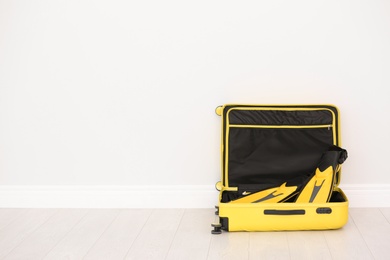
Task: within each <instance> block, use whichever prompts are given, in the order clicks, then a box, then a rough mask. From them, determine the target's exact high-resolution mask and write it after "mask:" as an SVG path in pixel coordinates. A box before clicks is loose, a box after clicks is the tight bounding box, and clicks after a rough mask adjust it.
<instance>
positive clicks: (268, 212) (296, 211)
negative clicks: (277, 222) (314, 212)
mask: <svg viewBox="0 0 390 260" xmlns="http://www.w3.org/2000/svg"><path fill="white" fill-rule="evenodd" d="M305 213H306V211H305V210H304V209H293V210H278V209H265V210H264V215H305Z"/></svg>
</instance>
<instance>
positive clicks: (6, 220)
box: [0, 209, 28, 230]
mask: <svg viewBox="0 0 390 260" xmlns="http://www.w3.org/2000/svg"><path fill="white" fill-rule="evenodd" d="M27 211H28V210H27V209H0V230H1V229H2V228H4V227H5V226H7V225H8V224H10V223H11V222H12V221H15V220H16V219H17V218H18V217H19V216H21V215H23V214H26V212H27Z"/></svg>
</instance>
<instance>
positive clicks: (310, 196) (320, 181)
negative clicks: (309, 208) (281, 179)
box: [296, 166, 334, 203]
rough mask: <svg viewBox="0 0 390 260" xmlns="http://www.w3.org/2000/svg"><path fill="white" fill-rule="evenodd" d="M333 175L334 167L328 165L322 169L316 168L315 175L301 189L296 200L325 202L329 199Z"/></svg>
mask: <svg viewBox="0 0 390 260" xmlns="http://www.w3.org/2000/svg"><path fill="white" fill-rule="evenodd" d="M333 175H334V169H333V167H332V166H329V167H328V168H326V169H325V170H324V171H321V170H320V168H317V169H316V173H315V175H314V176H313V177H312V178H311V179H310V181H309V182H308V183H307V184H306V186H305V187H304V189H303V190H302V191H301V193H300V194H299V196H298V198H297V200H296V202H298V203H305V202H310V203H311V202H314V203H325V202H327V201H329V198H330V195H331V193H332V188H333V180H334V178H333Z"/></svg>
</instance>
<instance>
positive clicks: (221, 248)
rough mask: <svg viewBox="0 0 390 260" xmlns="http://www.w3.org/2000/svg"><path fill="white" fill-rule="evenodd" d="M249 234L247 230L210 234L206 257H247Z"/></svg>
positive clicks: (213, 259)
mask: <svg viewBox="0 0 390 260" xmlns="http://www.w3.org/2000/svg"><path fill="white" fill-rule="evenodd" d="M210 230H211V229H210ZM249 235H250V233H249V232H222V234H220V235H212V236H211V242H210V249H209V254H208V258H207V259H209V260H219V259H226V260H237V259H240V260H241V259H242V260H245V259H249Z"/></svg>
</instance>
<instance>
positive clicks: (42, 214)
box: [0, 209, 57, 259]
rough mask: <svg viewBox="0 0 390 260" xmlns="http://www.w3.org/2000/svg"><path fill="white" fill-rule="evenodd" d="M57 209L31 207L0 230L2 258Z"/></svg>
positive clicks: (0, 252)
mask: <svg viewBox="0 0 390 260" xmlns="http://www.w3.org/2000/svg"><path fill="white" fill-rule="evenodd" d="M56 211H57V210H56V209H30V210H28V212H27V213H26V214H23V215H21V216H20V217H18V218H16V219H15V221H12V223H11V224H9V225H7V226H5V227H4V228H3V229H1V230H0V259H1V258H3V257H5V256H6V255H7V254H9V253H10V252H11V251H12V250H13V249H14V248H15V247H16V246H18V245H19V244H20V243H21V242H22V241H23V240H24V239H26V238H27V237H28V236H29V235H30V234H31V233H33V232H34V231H35V230H36V229H37V228H38V227H39V226H41V225H42V224H43V223H45V222H46V221H47V220H48V219H49V218H50V217H51V216H52V215H53V214H54V213H55V212H56Z"/></svg>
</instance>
